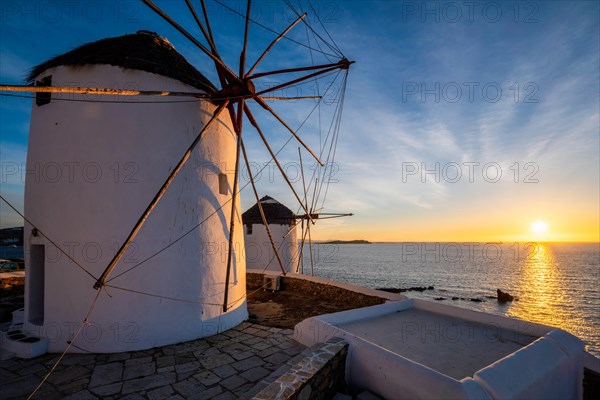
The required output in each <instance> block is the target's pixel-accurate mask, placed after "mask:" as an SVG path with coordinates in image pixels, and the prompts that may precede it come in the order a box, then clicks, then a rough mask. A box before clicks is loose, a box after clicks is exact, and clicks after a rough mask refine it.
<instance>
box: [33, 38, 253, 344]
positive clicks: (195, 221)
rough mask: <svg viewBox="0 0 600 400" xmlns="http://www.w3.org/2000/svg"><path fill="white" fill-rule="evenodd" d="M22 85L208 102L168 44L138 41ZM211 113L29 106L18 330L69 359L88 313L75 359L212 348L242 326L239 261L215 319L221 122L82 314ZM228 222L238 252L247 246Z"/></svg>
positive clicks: (224, 151) (225, 198)
mask: <svg viewBox="0 0 600 400" xmlns="http://www.w3.org/2000/svg"><path fill="white" fill-rule="evenodd" d="M30 79H31V80H32V81H36V82H38V84H42V85H52V86H82V87H89V86H95V87H99V88H112V89H137V90H161V91H198V92H214V91H215V89H214V87H213V86H212V84H211V83H210V82H209V81H208V80H207V79H206V78H205V77H204V76H202V74H201V73H200V72H198V71H197V70H196V69H195V68H194V67H193V66H191V65H190V64H189V63H188V62H187V61H186V60H185V59H184V58H183V57H182V56H181V55H180V54H179V53H178V52H177V51H176V50H175V49H174V47H173V46H172V45H171V44H170V43H169V42H168V41H167V40H166V39H163V38H161V37H159V36H158V35H156V34H154V33H151V32H145V31H140V32H138V33H137V34H132V35H125V36H121V37H117V38H109V39H103V40H100V41H98V42H94V43H90V44H87V45H85V46H82V47H80V48H77V49H75V50H73V51H71V52H69V53H66V54H64V55H61V56H58V57H56V58H54V59H52V60H49V61H48V62H46V63H44V64H42V65H40V66H38V67H36V68H35V69H34V70H33V71H32V73H31V76H30ZM81 100H84V101H81ZM216 107H217V106H216V105H215V104H213V103H211V102H210V101H206V100H197V99H193V98H188V97H149V96H142V97H124V96H95V97H90V96H83V95H69V94H60V95H55V94H52V95H51V96H49V95H44V94H41V95H38V96H37V99H36V101H35V102H34V104H33V109H32V115H31V127H30V136H29V148H28V154H27V176H26V184H25V215H26V218H27V219H28V220H29V221H31V223H32V224H34V225H35V227H36V228H37V229H38V231H37V232H36V229H34V226H32V225H30V224H26V226H25V234H24V236H25V246H26V247H25V248H26V274H27V280H26V293H25V296H26V299H25V325H24V328H25V329H27V330H29V331H32V332H35V333H37V334H38V335H40V336H42V337H45V338H47V339H48V341H49V342H50V348H49V349H50V351H61V350H63V349H65V348H66V346H67V343H68V341H69V340H71V339H72V337H73V335H74V333H75V332H76V331H77V330H78V328H79V327H80V324H81V323H82V321H83V320H84V318H85V316H86V314H87V313H88V311H89V310H90V308H91V307H93V309H92V311H91V314H90V317H89V319H88V320H89V322H88V323H87V324H86V325H85V326H84V327H83V328H82V329H81V333H80V334H79V336H78V337H77V339H76V340H75V341H74V342H73V344H74V346H73V347H71V351H92V352H120V351H129V350H136V349H146V348H151V347H155V346H161V345H166V344H172V343H178V342H182V341H185V340H190V339H195V338H199V337H204V336H209V335H213V334H215V333H218V332H222V331H224V330H226V329H229V328H231V327H234V326H236V325H237V324H239V323H240V322H242V321H243V320H245V319H246V318H247V307H246V302H245V294H246V281H245V279H246V275H245V272H246V266H245V260H244V258H243V257H242V256H241V252H240V251H239V249H235V257H234V259H233V263H232V266H231V274H230V280H229V293H228V307H227V311H225V312H224V311H223V301H224V291H225V281H226V268H227V249H228V247H227V243H228V237H229V223H230V213H231V202H230V201H229V200H230V199H231V196H232V186H233V174H232V173H231V172H228V171H233V170H234V165H235V151H236V137H235V133H234V131H233V128H232V125H231V121H230V119H229V115H228V113H226V112H224V113H222V114H221V116H220V117H219V119H218V120H217V121H215V123H213V124H212V125H211V127H210V128H209V129H208V130H207V131H206V133H205V135H204V136H203V138H202V140H201V141H200V143H199V144H198V145H197V146H196V148H195V149H194V151H193V153H192V155H191V157H190V158H189V160H188V161H187V163H186V164H185V165H184V167H183V169H182V170H181V171H180V172H179V174H178V175H177V176H176V177H175V179H174V181H173V182H172V184H171V186H170V187H169V189H168V190H167V192H166V193H165V194H164V196H163V197H162V199H161V200H160V202H159V203H158V204H157V206H156V208H155V209H154V210H153V211H152V213H151V214H150V216H149V217H148V219H147V220H146V222H145V224H144V225H143V227H142V229H141V230H140V231H139V233H138V235H137V237H136V238H135V240H134V241H133V244H132V245H131V246H130V247H129V249H128V250H127V252H126V253H125V255H124V257H123V258H122V259H121V261H120V262H119V263H118V264H117V266H116V268H115V269H114V271H113V272H112V273H111V274H110V276H109V277H108V280H107V285H106V286H104V287H103V288H102V289H101V292H100V296H99V298H98V300H97V302H96V303H95V305H93V306H92V304H93V301H94V298H95V296H96V293H97V290H95V289H94V288H93V286H94V282H95V279H96V278H98V277H99V276H100V275H101V274H102V272H103V271H104V270H105V268H106V267H107V265H108V264H109V262H110V260H111V259H112V257H113V256H114V254H115V252H116V251H117V249H118V247H119V246H120V245H121V244H122V243H123V242H124V241H125V239H126V237H127V236H128V234H129V232H130V231H131V229H132V228H133V227H134V226H135V224H136V222H137V221H138V219H139V218H140V216H141V215H142V213H143V212H144V210H145V209H146V207H147V206H148V204H149V203H150V202H151V200H152V199H153V197H154V196H155V194H156V193H157V192H158V190H159V189H160V188H161V186H162V185H163V183H164V182H165V180H166V178H167V177H168V176H169V174H170V172H171V171H172V170H173V168H174V166H175V165H176V164H177V163H178V162H179V160H180V158H181V157H182V155H183V154H184V153H185V151H186V150H187V148H188V147H189V146H190V144H191V143H192V142H193V141H194V139H195V137H196V136H197V135H198V134H199V132H200V131H201V130H202V128H203V127H204V126H205V125H206V124H207V122H208V121H209V119H210V118H211V116H212V115H213V113H214V111H215V109H216ZM237 204H238V205H239V204H240V203H239V199H237ZM236 211H237V212H236V221H235V224H236V227H237V230H235V231H234V242H235V243H243V233H242V225H241V217H240V214H241V211H240V210H239V207H238V209H237V210H236ZM39 231H41V232H43V235H42V234H40V232H39ZM55 245H56V246H58V247H60V248H61V249H62V250H63V251H64V252H66V253H67V254H68V256H67V255H65V254H64V253H61V252H60V251H59V250H58V249H57V248H56V246H55ZM69 257H71V258H72V259H73V260H74V261H75V262H76V263H75V262H73V261H71V260H70V259H69ZM77 264H79V265H80V266H81V268H80V266H78V265H77ZM84 269H85V271H84ZM86 271H87V272H86ZM88 273H89V274H88Z"/></svg>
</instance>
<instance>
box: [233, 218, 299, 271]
mask: <svg viewBox="0 0 600 400" xmlns="http://www.w3.org/2000/svg"><path fill="white" fill-rule="evenodd" d="M248 226H251V228H250V229H251V232H252V233H249V232H250V231H249V228H248ZM291 228H292V227H291V226H290V225H288V224H276V223H271V224H269V229H270V231H271V235H272V237H273V241H274V242H275V247H276V248H277V249H278V252H279V256H280V257H281V261H282V263H283V267H284V269H285V272H286V273H287V272H296V269H297V267H298V236H297V230H296V228H294V229H292V231H291V232H290V234H289V235H287V236H286V234H287V233H288V232H289V230H290V229H291ZM244 241H245V248H246V267H247V268H248V269H258V270H265V271H272V272H281V267H280V266H279V262H278V261H277V258H276V257H275V256H274V253H273V247H272V245H271V241H270V240H269V235H268V233H267V229H266V228H265V226H264V225H263V224H251V225H249V224H246V225H244Z"/></svg>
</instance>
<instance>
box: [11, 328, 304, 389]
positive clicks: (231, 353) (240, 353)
mask: <svg viewBox="0 0 600 400" xmlns="http://www.w3.org/2000/svg"><path fill="white" fill-rule="evenodd" d="M292 334H293V331H292V330H290V329H279V328H270V327H266V326H262V325H256V324H251V323H248V322H244V323H242V324H241V325H239V326H237V327H236V328H234V329H231V330H229V331H227V332H224V333H221V334H219V335H215V336H211V337H208V338H204V339H198V340H193V341H190V342H185V343H180V344H176V345H171V346H165V347H157V348H154V349H150V350H144V351H133V352H126V353H115V354H67V355H66V356H65V358H64V359H63V360H62V362H61V363H60V365H59V366H58V368H57V369H56V370H55V371H54V372H53V373H52V374H51V375H50V377H49V378H48V380H47V381H46V383H44V385H43V386H42V387H41V389H40V391H39V392H38V393H37V394H36V396H35V398H36V399H48V400H51V399H84V400H85V399H98V398H102V399H149V400H155V399H161V400H162V399H215V400H225V399H239V398H249V397H252V395H253V394H255V393H257V392H258V391H259V390H260V389H262V388H264V387H266V386H267V385H268V384H269V383H270V382H272V381H274V380H275V379H276V378H277V377H278V376H280V375H281V374H282V373H284V372H286V371H287V370H288V369H289V368H290V367H291V365H293V364H294V362H295V361H296V359H297V358H298V357H300V356H299V354H300V353H301V352H302V351H303V350H304V349H305V347H304V346H302V345H300V344H299V343H297V342H296V341H294V340H293V339H292ZM58 356H59V355H58V354H46V355H44V356H41V357H37V358H35V359H31V360H21V359H18V358H12V359H10V360H5V361H0V399H22V398H27V396H28V395H29V394H30V393H31V392H32V391H33V390H34V388H35V387H36V386H37V385H38V384H39V382H41V380H42V378H43V376H44V375H45V374H46V373H47V371H48V370H49V369H50V368H51V366H52V365H53V364H54V362H55V361H56V360H57V358H58Z"/></svg>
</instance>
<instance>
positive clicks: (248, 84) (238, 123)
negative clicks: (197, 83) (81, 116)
mask: <svg viewBox="0 0 600 400" xmlns="http://www.w3.org/2000/svg"><path fill="white" fill-rule="evenodd" d="M140 1H141V2H142V3H143V4H144V5H146V6H147V7H148V8H149V9H151V10H152V11H154V12H155V13H156V14H158V15H159V16H160V17H161V18H162V19H164V20H165V21H166V22H167V23H168V24H169V25H171V26H172V27H173V28H175V29H176V30H177V31H179V32H180V33H181V34H182V35H183V36H184V37H186V38H187V39H188V40H189V41H190V42H191V43H192V44H194V45H195V46H196V47H197V48H198V49H200V51H201V52H202V53H204V54H205V55H206V56H208V57H209V58H210V59H211V60H212V61H213V63H214V65H215V68H216V71H217V75H218V77H219V81H220V84H221V90H219V91H217V92H216V93H214V94H208V93H203V92H174V91H160V90H158V91H138V90H119V89H106V88H91V87H90V88H85V87H60V86H25V85H0V91H5V92H21V93H22V92H30V93H76V94H83V95H116V96H159V97H189V98H194V99H199V100H207V101H212V102H214V103H215V104H217V108H216V110H215V111H214V113H213V115H212V117H211V119H210V120H209V122H208V123H207V124H206V125H205V126H204V128H203V129H202V131H201V132H200V133H199V134H198V135H197V137H196V139H195V140H194V141H193V142H192V144H191V145H190V147H189V148H188V149H187V150H186V152H185V153H184V155H183V156H182V157H181V159H180V162H179V163H178V164H177V166H176V167H175V168H174V169H173V171H172V172H171V174H170V175H169V177H168V178H167V179H166V181H165V182H164V183H163V185H162V186H161V188H160V189H159V191H158V192H157V194H156V195H155V196H154V198H153V199H152V200H151V201H150V203H149V204H148V206H147V207H146V209H145V211H144V212H143V214H142V215H141V216H140V218H139V219H138V221H137V222H136V224H135V225H134V226H133V227H132V229H131V231H130V233H129V235H128V237H127V239H126V240H125V242H124V243H123V244H122V246H121V247H120V249H119V250H118V251H117V253H116V254H115V256H114V257H113V259H112V260H111V262H110V263H109V265H108V266H107V267H106V268H105V270H104V271H103V273H102V274H101V275H100V277H98V279H97V280H96V282H95V284H94V288H95V289H98V290H99V289H101V288H102V287H103V286H104V285H105V284H106V282H107V280H108V277H109V275H110V274H111V272H112V271H113V269H114V268H115V266H116V265H117V264H118V262H119V260H120V258H121V257H122V255H123V254H124V252H125V251H126V250H127V248H128V247H129V246H130V244H131V243H132V242H133V240H134V239H135V236H136V235H137V233H138V232H139V231H140V229H141V227H142V226H143V225H144V223H145V221H146V220H147V218H148V216H149V215H150V213H151V212H152V210H153V209H154V207H155V206H156V204H157V203H158V202H159V201H160V199H161V197H162V195H163V194H164V193H165V192H166V190H167V189H168V188H169V186H170V184H171V182H172V181H173V179H174V178H175V177H176V176H177V173H178V172H179V171H180V170H181V168H182V167H183V165H184V164H185V163H186V161H187V160H188V158H189V155H190V154H191V151H192V150H193V149H194V147H195V146H196V145H197V144H198V142H199V141H200V139H201V138H202V136H203V133H204V132H205V131H206V130H207V129H208V127H209V126H210V125H211V124H212V123H213V121H214V120H216V119H217V118H218V116H219V115H220V114H221V112H222V111H224V109H227V110H228V112H229V115H230V117H231V121H232V123H233V127H234V130H235V133H236V135H237V145H236V167H235V175H234V183H233V188H232V199H231V203H232V205H231V206H232V207H231V219H230V230H229V245H228V261H227V271H226V282H225V293H224V299H223V311H224V312H226V311H227V309H228V287H229V276H230V270H231V264H232V255H233V243H232V240H233V231H234V229H235V226H234V220H235V208H236V200H235V199H236V195H237V193H238V174H239V167H240V158H241V155H242V153H243V154H244V157H245V162H246V163H247V159H246V157H247V155H246V152H245V149H244V147H243V143H242V139H241V138H242V128H243V120H244V117H245V118H246V119H248V121H250V123H251V125H252V126H253V127H254V128H255V129H256V131H257V132H258V133H259V135H260V136H261V137H262V139H263V142H264V144H265V147H266V148H267V150H268V151H269V154H270V155H271V156H272V159H273V161H274V162H275V163H276V164H278V165H279V169H280V172H281V173H282V176H283V177H284V179H285V181H286V183H287V184H288V186H289V187H290V188H291V190H292V191H293V193H294V195H295V197H296V199H297V200H298V202H299V204H300V205H301V207H302V209H303V211H304V214H303V217H302V218H301V219H302V220H304V219H307V220H308V222H309V224H310V223H313V224H314V217H316V214H314V213H313V212H312V211H310V210H309V209H308V201H307V199H306V186H305V183H304V184H303V186H304V187H303V188H304V192H305V193H304V197H305V201H304V202H303V201H302V199H301V198H300V196H299V195H298V193H297V192H296V191H295V189H294V187H293V185H292V183H291V182H290V180H289V178H288V177H287V175H286V174H285V171H284V170H283V169H281V166H280V163H279V162H278V160H277V155H276V154H275V153H274V152H273V151H272V149H270V147H269V144H268V141H267V140H266V138H265V137H264V135H262V131H261V128H260V125H259V123H258V122H257V121H256V119H255V118H254V116H253V114H252V112H251V111H250V108H249V107H248V106H247V105H246V102H247V101H249V100H252V101H254V102H256V103H257V104H258V105H260V106H261V107H262V108H263V109H264V110H266V111H267V112H268V113H269V114H271V115H272V117H273V118H274V119H275V120H276V121H278V122H279V123H280V124H281V125H282V126H283V127H285V128H286V129H287V130H288V131H289V132H290V133H291V134H292V136H293V137H294V138H295V139H296V141H297V142H298V143H299V144H300V145H301V146H302V147H303V148H304V149H305V150H306V151H307V152H308V153H309V154H310V155H311V156H312V157H313V158H314V159H315V160H316V161H317V163H318V164H319V165H321V166H323V165H324V163H323V162H322V161H321V160H320V158H319V157H318V156H317V154H316V153H315V152H314V151H313V150H312V149H311V148H310V147H309V146H308V145H307V144H306V143H305V142H304V141H303V140H302V139H301V138H300V136H299V135H298V134H297V132H296V130H294V129H293V128H292V127H290V125H289V124H288V123H286V121H285V120H284V119H283V118H282V117H281V116H280V115H279V114H278V113H277V112H276V111H275V110H274V109H273V108H271V107H270V106H269V105H268V104H267V103H266V101H268V100H284V101H285V100H297V99H318V100H321V99H322V97H321V96H298V97H286V96H268V94H270V93H272V92H274V91H276V90H280V89H283V88H286V87H290V86H293V85H296V84H298V83H301V82H304V81H307V80H309V79H313V78H316V77H318V76H322V75H325V74H328V73H330V72H332V71H336V70H348V69H349V67H350V65H351V64H352V63H353V61H349V60H347V59H346V58H340V60H339V61H338V62H335V63H328V64H321V65H312V66H302V67H296V68H287V69H279V70H273V71H267V72H260V73H254V71H255V70H256V68H257V67H258V66H259V65H260V63H261V62H262V61H263V60H264V59H265V58H266V56H267V55H268V54H269V52H270V51H271V50H272V49H273V48H274V46H276V44H277V43H278V42H279V41H280V40H281V39H282V38H284V37H285V36H286V35H287V34H288V33H289V32H290V31H291V30H292V29H293V28H294V27H295V26H296V25H297V24H298V23H299V22H301V21H302V22H304V23H305V24H306V21H305V18H306V15H307V14H306V13H303V14H301V15H299V16H298V18H296V19H295V20H294V21H293V22H292V23H291V24H290V25H289V26H288V27H287V28H286V29H285V30H284V31H283V32H282V33H280V34H279V35H278V36H277V37H276V38H275V39H274V40H273V41H272V42H271V43H270V44H269V45H268V46H267V48H266V49H265V50H264V51H263V52H262V53H261V55H260V57H258V59H257V60H256V61H255V62H254V64H253V65H252V66H251V67H250V68H249V69H248V70H246V59H247V47H248V42H249V26H250V22H251V20H250V12H251V9H252V1H251V0H248V2H247V7H246V14H245V16H244V17H245V29H244V42H243V47H242V51H241V53H240V65H239V73H238V74H236V73H235V72H234V71H233V70H232V69H231V68H230V67H228V66H227V65H226V64H225V63H224V62H223V60H222V58H221V56H220V54H219V52H218V49H217V46H216V43H215V40H214V36H213V33H212V28H211V25H210V20H209V18H208V13H207V8H206V2H205V0H201V1H200V3H201V7H202V16H203V19H204V21H202V20H201V18H200V16H199V14H198V13H196V11H195V9H194V7H193V5H192V3H191V1H190V0H185V2H186V5H187V7H188V9H189V10H190V13H191V14H192V16H193V17H194V20H195V22H196V24H197V25H198V27H199V29H200V31H201V33H202V35H203V37H204V39H205V41H206V42H207V43H208V47H207V46H206V45H204V44H202V43H201V42H200V41H198V40H197V39H196V38H195V37H194V36H193V35H192V34H191V33H190V32H188V31H187V30H186V29H185V28H183V27H182V26H181V25H179V24H178V23H177V22H176V21H175V20H174V19H173V18H171V17H170V16H169V15H168V14H167V13H165V12H164V11H163V10H161V9H160V8H159V7H158V6H157V5H156V4H154V2H153V1H151V0H140ZM301 72H309V73H307V74H306V75H303V76H301V77H297V78H294V79H290V80H288V81H286V82H284V83H282V84H277V85H275V86H272V87H269V88H266V89H263V90H261V91H258V92H257V91H256V90H255V85H254V82H253V80H255V79H259V78H262V77H267V76H273V75H285V74H289V73H301ZM251 183H252V185H253V188H254V189H256V188H255V186H254V182H253V181H252V179H251ZM255 194H256V195H258V193H257V192H256V193H255ZM259 203H260V202H259ZM309 224H307V226H308V225H309ZM307 229H309V228H307ZM270 240H271V242H272V245H273V248H274V250H275V253H276V254H277V251H276V249H275V245H274V242H273V240H272V238H270ZM277 256H279V255H278V254H277ZM278 260H279V263H280V265H281V260H280V259H279V257H278ZM281 266H282V265H281ZM282 272H283V273H284V274H285V271H284V270H283V267H282Z"/></svg>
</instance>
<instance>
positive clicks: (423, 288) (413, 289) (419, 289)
mask: <svg viewBox="0 0 600 400" xmlns="http://www.w3.org/2000/svg"><path fill="white" fill-rule="evenodd" d="M433 289H434V287H433V286H413V287H410V288H377V289H376V290H382V291H384V292H389V293H403V292H424V291H426V290H433Z"/></svg>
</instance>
